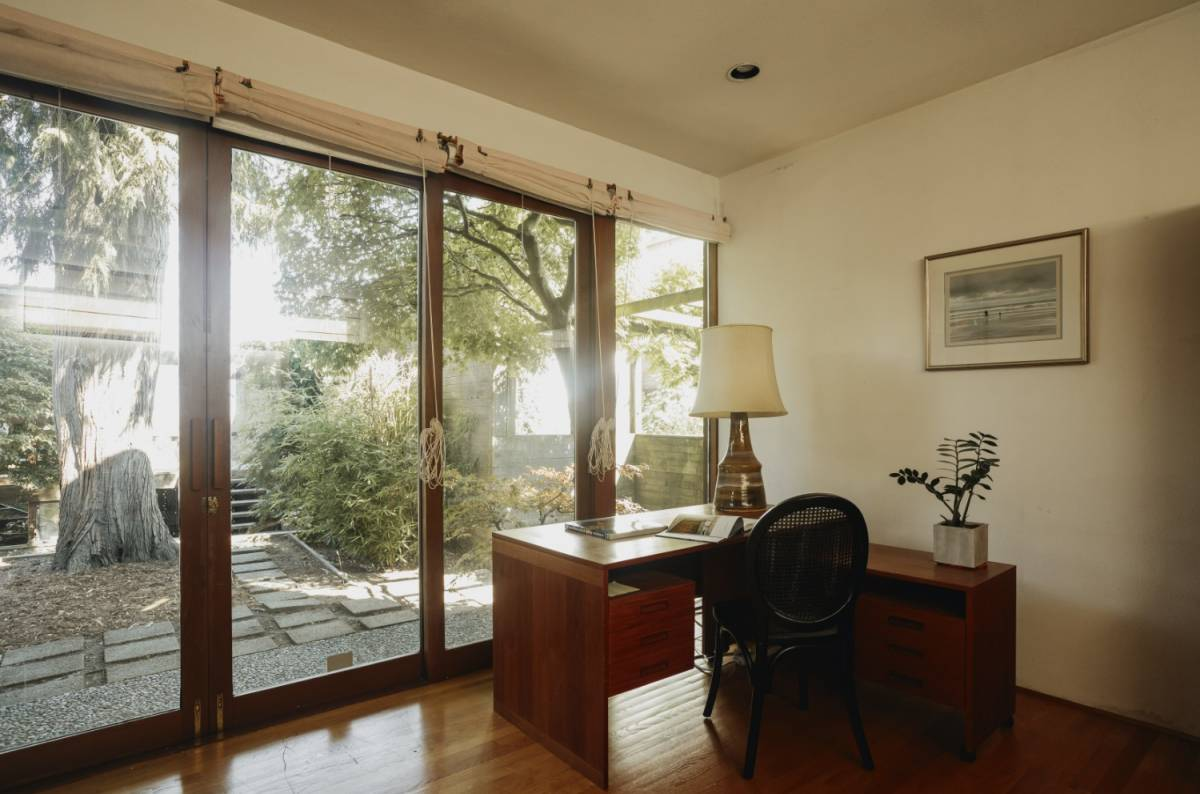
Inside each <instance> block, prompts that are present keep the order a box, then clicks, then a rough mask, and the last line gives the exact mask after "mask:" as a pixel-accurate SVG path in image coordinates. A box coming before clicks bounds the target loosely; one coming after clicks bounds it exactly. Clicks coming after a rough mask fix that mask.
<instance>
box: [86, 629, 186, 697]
mask: <svg viewBox="0 0 1200 794" xmlns="http://www.w3.org/2000/svg"><path fill="white" fill-rule="evenodd" d="M178 669H179V639H178V638H177V637H176V636H175V627H174V626H173V625H172V624H171V623H170V622H169V621H165V620H164V621H162V622H159V623H151V624H149V625H147V626H131V627H130V628H127V629H117V630H115V631H106V632H105V633H104V678H105V680H106V681H108V683H110V684H112V683H115V682H117V681H125V680H128V679H130V678H138V677H140V676H144V675H153V674H154V673H163V672H166V671H167V670H178Z"/></svg>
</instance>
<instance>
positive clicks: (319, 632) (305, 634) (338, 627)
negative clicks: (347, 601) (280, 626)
mask: <svg viewBox="0 0 1200 794" xmlns="http://www.w3.org/2000/svg"><path fill="white" fill-rule="evenodd" d="M353 633H354V627H353V626H351V625H350V624H349V623H347V622H346V621H344V620H330V621H328V622H325V623H310V624H308V625H307V626H297V627H296V628H294V629H289V630H288V632H287V635H288V639H290V640H291V641H292V642H294V643H296V644H297V645H303V644H305V643H306V642H316V641H317V640H327V639H329V638H330V637H341V636H343V635H345V634H353Z"/></svg>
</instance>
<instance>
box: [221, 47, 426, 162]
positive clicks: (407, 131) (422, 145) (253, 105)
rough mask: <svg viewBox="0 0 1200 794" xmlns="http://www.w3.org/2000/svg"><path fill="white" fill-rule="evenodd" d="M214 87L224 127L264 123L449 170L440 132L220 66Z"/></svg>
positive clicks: (268, 128) (269, 131)
mask: <svg viewBox="0 0 1200 794" xmlns="http://www.w3.org/2000/svg"><path fill="white" fill-rule="evenodd" d="M213 92H214V95H215V100H216V101H215V109H216V112H215V119H214V122H215V123H216V125H217V126H219V127H220V126H226V125H225V124H224V122H226V121H228V122H232V123H234V124H236V125H237V126H236V127H235V130H236V131H238V132H247V131H250V132H251V134H253V130H254V129H255V128H261V129H262V131H263V132H264V133H265V134H266V135H267V136H271V135H283V136H286V137H287V138H289V139H291V141H290V142H297V143H303V142H305V141H311V142H312V143H314V144H315V145H317V146H324V147H332V148H333V150H335V151H344V152H346V153H349V154H351V155H353V154H360V155H366V156H367V157H368V158H371V159H372V160H376V161H378V162H380V163H382V164H391V165H398V166H401V167H403V168H409V169H415V170H417V171H420V170H422V169H423V170H425V171H430V172H434V173H440V172H442V171H444V170H445V165H446V153H445V152H444V151H443V150H442V149H441V147H439V146H438V140H437V134H436V133H433V132H426V131H424V130H421V129H419V128H417V127H410V126H408V125H407V124H401V123H400V122H398V121H392V120H390V119H385V118H381V117H379V116H372V115H369V114H366V113H360V112H359V111H357V110H351V109H350V108H347V107H342V106H341V105H335V104H333V103H330V102H323V101H321V100H319V99H312V98H311V97H306V96H303V95H301V94H297V93H294V92H292V91H288V90H286V89H283V88H279V87H277V86H272V85H269V84H265V83H261V82H258V81H256V80H251V79H250V78H249V77H244V76H242V75H239V74H235V73H233V72H229V71H225V70H222V69H218V70H217V71H216V76H215V79H214V84H213ZM229 126H232V124H231V125H229ZM327 150H328V149H327Z"/></svg>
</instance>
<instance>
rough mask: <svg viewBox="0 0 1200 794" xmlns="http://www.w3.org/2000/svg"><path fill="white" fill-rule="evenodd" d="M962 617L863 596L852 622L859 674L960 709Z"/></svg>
mask: <svg viewBox="0 0 1200 794" xmlns="http://www.w3.org/2000/svg"><path fill="white" fill-rule="evenodd" d="M964 642H965V625H964V623H963V620H962V619H961V618H957V617H954V616H953V615H946V614H944V613H941V612H937V611H933V610H928V609H922V608H920V607H916V606H913V605H910V604H905V603H904V602H902V601H895V600H892V599H887V598H881V597H879V596H875V595H870V594H867V595H864V596H862V597H861V598H860V599H859V601H858V612H857V614H856V619H855V645H856V648H857V652H856V654H855V657H856V664H857V672H858V675H860V676H861V677H863V678H866V679H869V680H872V681H878V682H879V683H882V684H886V685H887V686H890V687H892V688H894V689H897V690H900V691H904V692H910V693H912V694H916V695H920V696H922V697H927V698H929V699H930V700H934V701H937V702H938V703H944V704H945V705H947V706H952V707H954V708H962V707H963V705H964V672H965V671H964V667H963V665H964Z"/></svg>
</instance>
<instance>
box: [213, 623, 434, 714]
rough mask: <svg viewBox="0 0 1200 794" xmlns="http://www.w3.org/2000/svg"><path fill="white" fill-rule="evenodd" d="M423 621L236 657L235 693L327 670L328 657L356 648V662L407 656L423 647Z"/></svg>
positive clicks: (277, 684)
mask: <svg viewBox="0 0 1200 794" xmlns="http://www.w3.org/2000/svg"><path fill="white" fill-rule="evenodd" d="M420 625H421V624H420V621H416V620H414V621H412V622H410V623H402V624H400V625H399V626H388V627H387V628H382V629H374V630H373V631H360V632H357V633H355V634H346V635H344V636H342V637H332V638H330V639H328V640H318V641H317V642H309V643H305V644H304V645H290V646H288V647H286V648H276V649H275V650H273V651H263V652H262V653H251V654H247V655H245V656H238V657H236V658H235V659H234V660H233V693H234V694H235V695H244V694H246V693H247V692H253V691H254V690H256V689H266V688H268V687H273V686H279V685H280V684H285V683H288V682H290V681H299V680H300V679H302V678H310V677H312V676H315V675H323V674H324V673H325V657H327V656H329V655H331V654H335V653H344V652H345V651H353V653H354V663H355V664H356V665H359V664H366V663H368V662H377V661H381V660H383V659H391V658H393V657H395V656H407V655H408V654H411V653H416V652H417V651H418V650H419V649H420V647H421V631H420Z"/></svg>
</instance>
